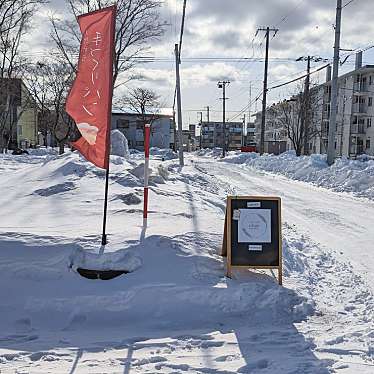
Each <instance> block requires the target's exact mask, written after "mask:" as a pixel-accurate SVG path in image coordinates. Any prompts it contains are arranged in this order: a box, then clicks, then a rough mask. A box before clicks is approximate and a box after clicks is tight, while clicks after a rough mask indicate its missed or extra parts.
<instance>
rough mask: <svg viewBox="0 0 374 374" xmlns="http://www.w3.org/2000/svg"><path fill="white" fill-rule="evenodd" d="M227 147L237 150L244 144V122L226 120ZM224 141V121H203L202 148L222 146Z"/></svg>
mask: <svg viewBox="0 0 374 374" xmlns="http://www.w3.org/2000/svg"><path fill="white" fill-rule="evenodd" d="M225 137H226V149H227V150H236V149H240V147H241V146H242V145H243V139H244V135H243V123H242V122H226V124H225ZM223 141H224V136H223V125H222V122H202V123H201V148H215V147H222V146H223V144H224V143H223Z"/></svg>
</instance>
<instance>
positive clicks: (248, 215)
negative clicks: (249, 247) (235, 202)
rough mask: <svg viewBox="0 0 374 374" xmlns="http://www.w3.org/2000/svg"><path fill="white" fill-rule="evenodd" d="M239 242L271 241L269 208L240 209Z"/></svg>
mask: <svg viewBox="0 0 374 374" xmlns="http://www.w3.org/2000/svg"><path fill="white" fill-rule="evenodd" d="M238 242H239V243H271V210H270V209H240V218H239V223H238Z"/></svg>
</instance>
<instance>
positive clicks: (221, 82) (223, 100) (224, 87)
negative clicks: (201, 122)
mask: <svg viewBox="0 0 374 374" xmlns="http://www.w3.org/2000/svg"><path fill="white" fill-rule="evenodd" d="M226 84H230V81H220V82H218V88H222V104H223V106H222V133H223V139H222V157H225V156H226V146H227V144H226V143H227V142H226V100H227V97H226Z"/></svg>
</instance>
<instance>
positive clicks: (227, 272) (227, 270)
mask: <svg viewBox="0 0 374 374" xmlns="http://www.w3.org/2000/svg"><path fill="white" fill-rule="evenodd" d="M230 262H231V259H229V258H228V257H227V262H226V277H227V278H232V269H231V264H230Z"/></svg>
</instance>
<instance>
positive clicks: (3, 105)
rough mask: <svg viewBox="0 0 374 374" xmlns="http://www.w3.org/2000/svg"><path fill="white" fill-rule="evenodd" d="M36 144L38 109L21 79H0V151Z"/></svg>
mask: <svg viewBox="0 0 374 374" xmlns="http://www.w3.org/2000/svg"><path fill="white" fill-rule="evenodd" d="M37 144H38V108H37V105H36V103H35V101H34V99H33V98H32V96H31V94H30V92H29V91H28V89H27V88H26V86H25V85H24V83H23V82H22V80H21V79H17V78H1V79H0V149H3V148H6V147H8V146H9V149H14V148H16V147H22V148H27V147H34V146H36V145H37Z"/></svg>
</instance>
